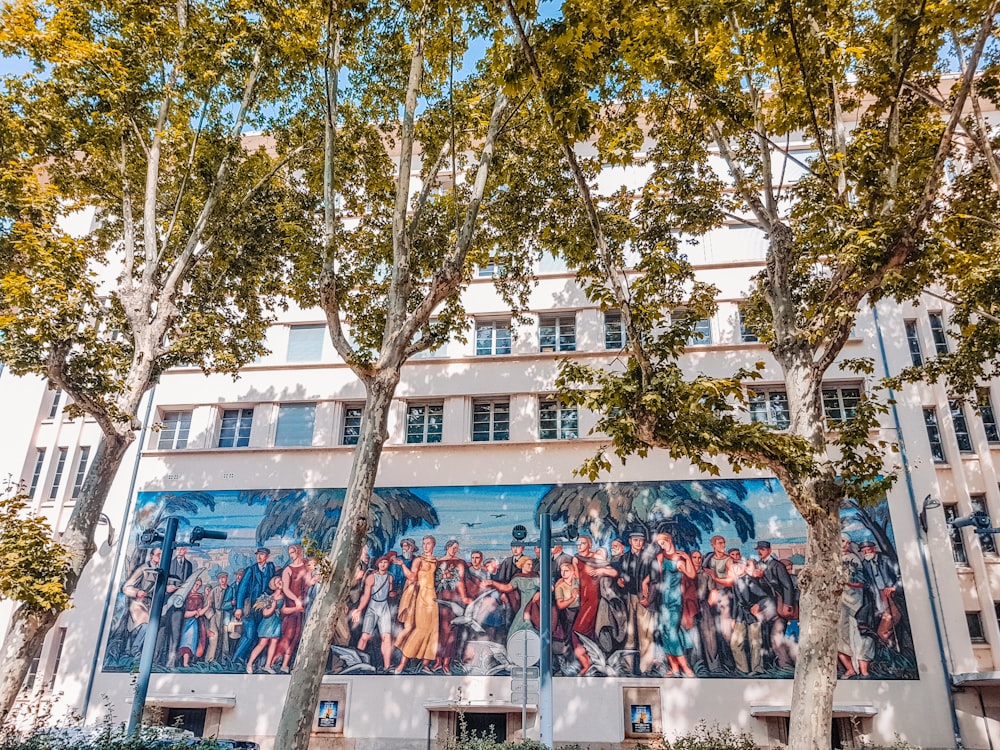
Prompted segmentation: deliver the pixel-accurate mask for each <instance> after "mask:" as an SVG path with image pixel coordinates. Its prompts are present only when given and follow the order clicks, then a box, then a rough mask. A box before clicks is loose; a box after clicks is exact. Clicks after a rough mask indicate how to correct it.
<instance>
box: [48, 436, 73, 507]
mask: <svg viewBox="0 0 1000 750" xmlns="http://www.w3.org/2000/svg"><path fill="white" fill-rule="evenodd" d="M68 455H69V448H59V452H58V453H56V470H55V473H54V474H53V475H52V486H51V487H50V488H49V500H55V499H56V497H57V496H58V495H59V485H61V484H62V478H63V472H64V471H65V470H66V456H68Z"/></svg>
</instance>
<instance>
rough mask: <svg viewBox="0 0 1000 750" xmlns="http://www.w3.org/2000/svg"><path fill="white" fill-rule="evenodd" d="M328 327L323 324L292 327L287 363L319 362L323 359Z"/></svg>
mask: <svg viewBox="0 0 1000 750" xmlns="http://www.w3.org/2000/svg"><path fill="white" fill-rule="evenodd" d="M325 338H326V326H325V325H323V324H322V323H316V324H310V325H300V326H290V327H289V329H288V354H287V356H286V357H285V361H286V362H319V361H320V360H321V359H322V358H323V341H324V339H325Z"/></svg>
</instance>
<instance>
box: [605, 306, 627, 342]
mask: <svg viewBox="0 0 1000 750" xmlns="http://www.w3.org/2000/svg"><path fill="white" fill-rule="evenodd" d="M625 341H626V335H625V323H624V321H623V320H622V314H621V312H619V311H618V310H608V311H607V312H606V313H604V348H605V349H612V350H615V351H621V350H622V349H624V348H625Z"/></svg>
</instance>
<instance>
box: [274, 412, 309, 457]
mask: <svg viewBox="0 0 1000 750" xmlns="http://www.w3.org/2000/svg"><path fill="white" fill-rule="evenodd" d="M315 426H316V404H281V405H280V406H279V407H278V426H277V429H276V430H275V431H274V444H275V445H276V446H278V447H290V446H297V445H312V440H313V428H315Z"/></svg>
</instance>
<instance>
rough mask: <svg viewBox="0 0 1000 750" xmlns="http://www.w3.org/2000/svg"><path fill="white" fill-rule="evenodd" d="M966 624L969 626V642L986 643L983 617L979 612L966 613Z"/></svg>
mask: <svg viewBox="0 0 1000 750" xmlns="http://www.w3.org/2000/svg"><path fill="white" fill-rule="evenodd" d="M965 622H966V623H967V624H968V626H969V640H971V641H972V642H973V643H986V631H984V630H983V617H982V615H981V614H980V613H979V612H966V613H965Z"/></svg>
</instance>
